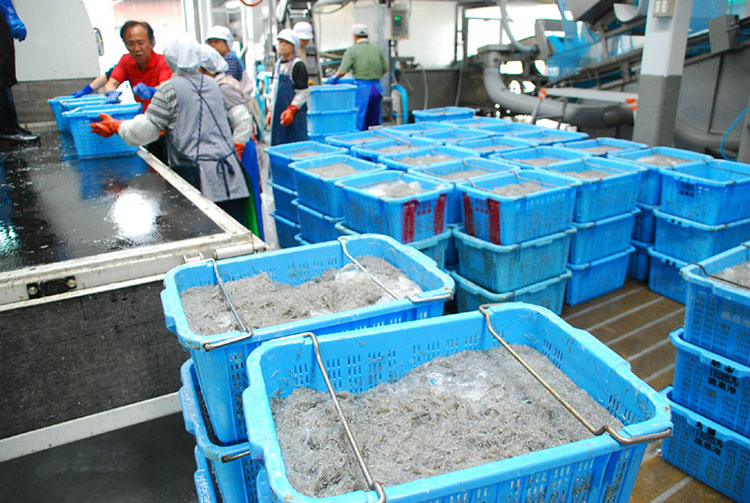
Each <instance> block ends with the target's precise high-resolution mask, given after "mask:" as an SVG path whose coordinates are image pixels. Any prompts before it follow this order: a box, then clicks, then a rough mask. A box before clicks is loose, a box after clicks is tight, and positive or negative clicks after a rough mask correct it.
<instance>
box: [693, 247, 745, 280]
mask: <svg viewBox="0 0 750 503" xmlns="http://www.w3.org/2000/svg"><path fill="white" fill-rule="evenodd" d="M742 246H744V247H745V248H748V249H750V246H748V245H746V244H745V243H742ZM689 264H690V265H694V266H697V267H698V268H699V269H700V270H701V271H702V272H703V274H705V275H706V277H707V278H711V279H715V280H717V281H721V282H723V283H729V284H730V285H732V286H736V287H737V288H739V289H741V290H748V288H747V286H745V285H743V284H741V283H735V282H734V281H732V280H729V279H724V278H720V277H718V276H714V275H713V274H711V273H709V272H708V271H707V270H706V268H705V267H703V265H701V264H699V263H698V262H690V263H689Z"/></svg>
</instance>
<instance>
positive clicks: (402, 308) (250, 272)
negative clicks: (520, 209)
mask: <svg viewBox="0 0 750 503" xmlns="http://www.w3.org/2000/svg"><path fill="white" fill-rule="evenodd" d="M348 255H350V256H351V257H354V258H358V257H362V256H376V257H380V258H383V259H384V260H386V261H388V262H389V263H391V264H392V265H394V266H395V267H397V268H398V269H400V270H401V271H402V272H403V273H404V274H406V275H407V276H408V277H409V278H410V279H411V280H413V281H415V282H416V283H417V284H419V285H420V287H421V288H422V290H423V292H422V293H420V294H418V295H417V296H416V298H415V300H411V299H402V300H394V301H392V302H388V303H384V304H377V305H373V306H367V307H362V308H359V309H353V310H349V311H344V312H340V313H334V314H329V315H322V316H316V317H313V318H309V319H305V320H298V321H292V322H289V323H283V324H280V325H274V326H269V327H265V328H260V329H256V330H254V331H251V332H243V331H241V330H239V329H237V330H233V331H231V332H226V333H220V334H214V335H201V334H198V333H195V332H193V330H192V329H191V327H190V325H189V323H188V317H187V315H186V313H185V309H184V307H183V304H182V301H181V297H180V295H181V292H184V291H185V290H187V289H190V288H193V287H198V286H207V285H216V284H218V280H217V277H216V276H217V272H218V274H219V275H220V276H221V278H222V281H224V282H228V281H234V280H238V279H241V278H244V277H250V276H254V275H257V274H260V273H261V272H265V273H267V274H269V276H271V277H272V278H273V279H274V280H275V281H278V282H282V283H288V284H290V285H298V284H300V283H303V282H306V281H309V280H311V279H313V278H316V277H319V276H321V275H322V274H323V272H325V271H326V270H327V269H330V268H340V267H343V266H344V265H346V264H348V263H350V262H351V260H350V258H349V256H348ZM215 264H216V269H215V268H214V263H213V262H212V261H204V262H199V263H193V264H188V265H183V266H179V267H177V268H175V269H173V270H172V271H170V272H169V273H168V274H167V275H166V277H165V279H164V287H165V288H164V290H163V291H162V294H161V298H162V305H163V309H164V315H165V318H166V322H167V327H168V328H169V329H170V330H171V331H172V332H174V333H175V334H176V335H177V339H178V341H179V342H180V344H181V345H182V346H183V347H184V348H185V350H187V351H188V352H189V353H190V359H189V360H188V361H187V362H186V363H185V364H184V365H183V367H182V372H181V377H182V388H181V389H180V401H181V404H182V409H183V416H184V418H185V427H186V429H187V430H188V431H189V432H190V433H192V434H193V435H194V436H195V438H196V444H197V448H196V461H197V465H198V470H197V472H196V490H197V492H198V494H199V495H201V497H204V496H205V498H206V499H201V501H224V502H225V503H235V502H239V503H252V502H256V501H266V500H265V499H259V497H258V494H257V492H258V491H257V488H256V480H257V476H258V473H259V471H260V470H261V468H262V466H263V463H262V462H260V461H259V460H257V459H254V458H252V457H251V456H248V455H247V454H248V453H249V445H248V428H247V425H248V423H247V419H246V418H250V421H252V420H253V415H254V413H253V406H252V404H250V405H248V408H247V415H246V414H245V412H244V411H243V401H242V393H243V392H244V390H245V388H246V387H247V386H248V374H247V371H248V369H247V368H246V360H247V357H248V356H249V355H250V354H251V353H252V352H254V351H255V350H257V349H258V348H259V347H262V345H263V344H265V343H267V342H269V341H271V340H274V339H278V338H281V337H285V336H288V335H293V334H299V333H303V332H307V331H314V332H315V334H317V335H318V336H319V337H320V340H321V342H322V341H325V340H326V339H327V338H328V336H329V334H336V333H338V332H345V331H348V330H357V331H359V330H361V329H364V328H368V327H374V326H382V325H385V326H393V325H395V324H400V323H403V322H407V321H413V320H420V319H426V318H431V317H436V316H440V315H441V314H442V313H443V307H444V303H445V300H446V299H447V298H449V297H450V296H451V295H452V293H453V291H454V283H453V280H452V279H451V278H450V277H449V276H448V275H447V274H445V273H444V272H442V271H440V270H439V269H437V267H436V266H435V264H434V263H433V262H432V261H430V260H428V259H427V258H426V257H424V255H422V254H421V253H419V252H417V251H415V250H414V249H412V248H411V247H408V246H404V245H402V244H400V243H398V242H396V241H395V240H393V239H390V238H388V237H385V236H373V235H363V236H360V237H349V238H344V243H341V242H338V241H334V242H329V243H322V244H315V245H309V246H305V247H299V248H294V249H291V250H277V251H274V252H268V253H262V254H257V255H249V256H243V257H235V258H232V259H226V260H220V261H218V262H216V263H215ZM290 363H291V362H290ZM199 475H203V476H205V477H206V478H198V476H199ZM217 493H219V494H217Z"/></svg>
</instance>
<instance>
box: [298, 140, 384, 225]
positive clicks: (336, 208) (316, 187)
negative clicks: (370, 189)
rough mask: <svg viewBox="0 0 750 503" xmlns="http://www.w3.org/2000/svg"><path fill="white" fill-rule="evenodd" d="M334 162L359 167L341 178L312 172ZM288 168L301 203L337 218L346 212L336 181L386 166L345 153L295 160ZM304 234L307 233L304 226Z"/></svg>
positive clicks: (382, 168)
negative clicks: (291, 172)
mask: <svg viewBox="0 0 750 503" xmlns="http://www.w3.org/2000/svg"><path fill="white" fill-rule="evenodd" d="M331 164H346V165H348V166H349V167H351V168H352V169H354V170H356V173H353V174H350V175H346V176H341V177H338V178H328V177H323V176H320V175H319V174H316V173H313V172H312V171H311V170H312V169H313V168H321V167H323V166H330V165H331ZM289 167H290V168H291V169H292V171H293V174H294V184H295V186H296V187H297V193H298V194H299V200H300V203H302V204H304V205H305V206H307V207H308V208H311V209H313V210H317V211H319V212H321V213H324V214H326V215H328V216H330V217H334V218H338V217H341V216H343V215H344V209H343V207H342V196H341V188H340V187H337V186H336V182H337V181H339V180H345V179H347V178H349V177H352V176H357V175H358V174H362V173H373V172H375V171H381V170H384V169H385V166H384V165H382V164H375V163H372V162H367V161H363V160H362V159H357V158H356V157H352V156H349V155H344V154H338V155H331V156H326V157H317V158H315V159H309V160H307V161H298V162H293V163H291V164H290V165H289ZM302 234H304V229H303V232H302Z"/></svg>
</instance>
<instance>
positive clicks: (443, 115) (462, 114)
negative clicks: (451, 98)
mask: <svg viewBox="0 0 750 503" xmlns="http://www.w3.org/2000/svg"><path fill="white" fill-rule="evenodd" d="M412 113H413V114H414V122H415V123H420V122H449V121H454V120H460V119H471V118H472V117H474V109H473V108H468V107H442V108H428V109H425V110H414V112H412Z"/></svg>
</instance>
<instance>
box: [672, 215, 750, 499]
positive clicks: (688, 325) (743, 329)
mask: <svg viewBox="0 0 750 503" xmlns="http://www.w3.org/2000/svg"><path fill="white" fill-rule="evenodd" d="M706 209H708V207H706ZM714 210H719V208H713V209H712V210H711V211H714ZM716 218H722V217H720V216H718V215H716ZM748 261H750V242H748V243H744V244H742V245H740V246H737V247H735V248H732V249H731V250H728V251H725V252H723V253H720V254H718V255H715V256H713V257H710V258H708V259H705V260H702V261H700V262H698V263H697V264H691V265H688V266H686V267H684V268H683V269H682V270H681V271H680V274H681V275H682V277H683V278H684V279H685V281H686V284H687V296H686V306H685V327H684V329H683V328H680V329H678V330H675V331H674V332H672V333H671V334H670V340H671V342H672V344H673V345H674V346H675V348H676V357H675V373H674V384H673V385H672V387H670V388H667V389H666V390H664V392H663V394H664V395H665V396H666V397H667V398H668V399H669V400H670V401H671V404H670V405H671V406H672V415H673V418H674V430H673V434H672V437H671V438H669V439H665V440H664V442H663V444H662V456H663V457H664V459H665V460H666V461H668V462H669V463H672V464H673V465H675V466H677V467H679V468H680V469H682V470H684V471H685V472H687V473H688V474H690V475H692V476H694V477H696V478H697V479H699V480H701V481H703V482H705V483H706V484H708V485H710V486H711V487H713V488H715V489H717V490H718V491H720V492H722V493H724V494H726V495H727V496H729V497H731V498H734V499H736V500H737V501H748V500H750V485H748V484H747V483H746V482H747V480H748V479H749V478H750V465H748V464H747V463H742V462H737V460H738V459H747V458H748V456H750V405H749V404H750V331H748V320H750V290H748V287H750V278H748V277H747V270H746V271H745V274H744V277H743V276H742V274H740V275H739V277H734V278H733V277H729V276H727V275H726V273H724V274H722V271H724V270H725V269H727V268H730V267H734V268H736V266H740V265H741V264H747V263H748ZM714 467H716V468H720V469H715V468H714Z"/></svg>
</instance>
